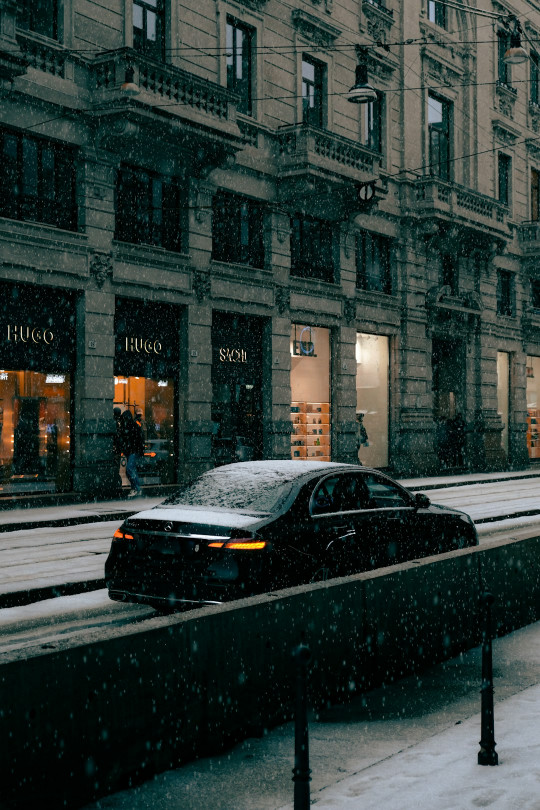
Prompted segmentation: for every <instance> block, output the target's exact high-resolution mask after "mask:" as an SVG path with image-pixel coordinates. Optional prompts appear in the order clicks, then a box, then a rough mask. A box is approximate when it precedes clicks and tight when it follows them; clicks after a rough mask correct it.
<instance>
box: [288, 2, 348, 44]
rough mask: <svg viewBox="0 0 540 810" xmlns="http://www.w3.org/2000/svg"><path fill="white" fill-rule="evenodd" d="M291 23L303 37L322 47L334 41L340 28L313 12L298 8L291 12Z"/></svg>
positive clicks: (339, 32)
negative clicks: (309, 12) (314, 14)
mask: <svg viewBox="0 0 540 810" xmlns="http://www.w3.org/2000/svg"><path fill="white" fill-rule="evenodd" d="M292 21H293V25H294V27H295V28H296V30H297V31H298V33H299V34H300V36H302V37H303V38H304V39H306V40H307V41H308V42H312V43H313V44H314V45H320V46H322V47H323V48H328V47H329V46H330V45H332V44H333V43H334V40H335V39H337V37H338V36H339V35H340V34H341V29H340V28H336V26H335V25H330V23H328V22H326V21H325V20H321V19H319V18H318V17H314V16H313V14H308V12H307V11H303V10H302V9H300V8H295V9H294V10H293V12H292Z"/></svg>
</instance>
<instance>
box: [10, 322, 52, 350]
mask: <svg viewBox="0 0 540 810" xmlns="http://www.w3.org/2000/svg"><path fill="white" fill-rule="evenodd" d="M7 339H8V341H9V342H10V343H46V344H47V346H50V344H51V343H52V342H53V340H54V334H53V332H52V331H51V330H50V329H43V328H42V327H40V326H15V325H13V324H8V327H7Z"/></svg>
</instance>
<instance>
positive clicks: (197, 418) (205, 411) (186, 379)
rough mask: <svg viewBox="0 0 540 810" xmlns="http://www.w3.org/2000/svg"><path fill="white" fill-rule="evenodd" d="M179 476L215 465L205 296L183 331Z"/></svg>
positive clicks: (189, 314) (193, 307)
mask: <svg viewBox="0 0 540 810" xmlns="http://www.w3.org/2000/svg"><path fill="white" fill-rule="evenodd" d="M180 345H181V347H183V349H181V354H182V360H183V362H182V363H181V375H180V396H179V422H178V423H179V432H180V456H181V457H180V460H179V480H180V481H183V480H191V479H192V478H195V477H196V476H197V475H200V474H201V473H202V472H204V471H205V470H208V469H210V467H211V466H212V308H211V305H210V302H209V301H206V300H205V296H204V295H203V296H201V299H200V301H197V302H194V303H192V304H190V305H189V306H188V307H187V309H186V311H185V313H184V320H183V324H182V333H181V341H180Z"/></svg>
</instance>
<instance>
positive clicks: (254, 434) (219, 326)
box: [212, 312, 263, 466]
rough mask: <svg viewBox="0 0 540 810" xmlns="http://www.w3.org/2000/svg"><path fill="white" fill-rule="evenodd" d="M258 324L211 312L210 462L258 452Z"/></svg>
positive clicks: (249, 457)
mask: <svg viewBox="0 0 540 810" xmlns="http://www.w3.org/2000/svg"><path fill="white" fill-rule="evenodd" d="M262 332H263V323H262V321H261V320H260V319H259V318H251V317H248V316H242V315H231V314H227V313H223V312H214V313H213V316H212V431H213V434H212V460H213V463H214V465H215V466H219V465H222V464H231V463H234V462H236V461H252V460H256V459H260V458H262V457H263V406H262V382H263V351H262Z"/></svg>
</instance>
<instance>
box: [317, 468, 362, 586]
mask: <svg viewBox="0 0 540 810" xmlns="http://www.w3.org/2000/svg"><path fill="white" fill-rule="evenodd" d="M348 483H349V481H348V475H347V474H343V473H336V474H333V475H328V476H325V477H324V478H322V479H320V480H319V481H318V482H317V484H316V486H315V487H314V489H313V493H312V496H311V499H310V503H309V514H310V520H311V536H312V541H311V542H312V547H313V550H314V553H315V555H316V557H317V562H318V566H319V567H318V569H317V570H316V571H315V576H314V579H327V578H328V577H329V576H345V575H346V574H347V573H349V568H350V566H349V565H348V562H347V560H348V559H350V558H351V556H354V548H355V528H354V519H353V517H352V514H351V510H350V509H348V508H347V506H348V505H347V503H346V501H345V498H346V493H347V485H348Z"/></svg>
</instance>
